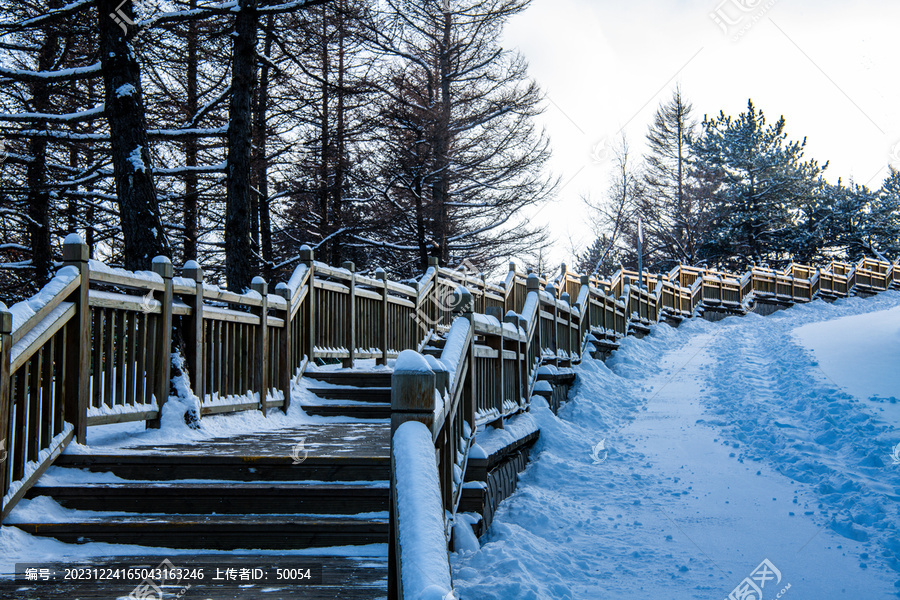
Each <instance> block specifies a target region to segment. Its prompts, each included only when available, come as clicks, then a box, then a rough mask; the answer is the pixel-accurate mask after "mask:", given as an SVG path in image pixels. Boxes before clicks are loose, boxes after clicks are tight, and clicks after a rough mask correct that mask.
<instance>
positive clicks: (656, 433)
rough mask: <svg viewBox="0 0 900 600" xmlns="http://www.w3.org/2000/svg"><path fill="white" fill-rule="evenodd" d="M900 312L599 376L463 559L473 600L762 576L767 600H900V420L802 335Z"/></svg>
mask: <svg viewBox="0 0 900 600" xmlns="http://www.w3.org/2000/svg"><path fill="white" fill-rule="evenodd" d="M897 307H900V294H898V293H895V292H889V293H885V294H882V295H880V296H877V297H874V298H869V299H861V298H851V299H847V300H841V301H838V302H835V303H833V304H827V303H824V302H814V303H812V304H810V305H805V306H799V307H795V308H792V309H790V310H786V311H781V312H779V313H777V314H775V315H772V316H769V317H759V316H757V315H750V316H748V317H743V318H741V317H731V318H728V319H725V320H723V321H721V322H719V323H709V322H705V321H702V320H696V321H689V322H685V323H684V324H683V325H682V326H681V327H680V328H678V329H672V328H671V327H668V326H667V325H659V326H658V327H654V330H653V333H652V334H651V335H650V336H648V337H646V338H644V339H643V340H636V339H632V338H628V339H625V340H623V343H622V346H621V348H620V349H619V350H618V351H616V352H615V353H613V356H612V357H611V358H610V359H609V360H608V361H607V363H606V364H603V363H600V362H593V361H587V362H585V363H584V364H583V365H581V366H580V367H579V368H578V369H577V373H578V382H577V384H576V386H575V388H573V390H572V393H571V394H570V398H571V401H570V402H569V403H568V404H567V405H565V406H564V407H563V408H562V410H561V411H560V415H559V417H556V416H554V415H553V414H552V413H551V412H550V411H549V409H547V408H546V406H538V407H536V408H535V409H534V410H533V411H532V413H533V415H534V418H535V419H536V421H537V422H538V424H539V425H540V427H541V437H540V439H539V441H538V443H537V446H536V447H535V451H534V453H533V454H532V462H531V464H530V465H529V466H528V468H527V470H526V471H525V473H524V474H523V475H522V477H521V479H520V484H519V489H518V491H517V492H516V493H515V494H514V495H513V496H512V497H511V498H509V499H508V500H507V501H505V502H504V503H503V504H501V506H500V508H499V510H498V511H497V513H496V515H495V518H494V524H493V526H492V529H491V531H490V532H489V533H488V535H487V536H486V537H485V538H483V539H482V542H483V545H482V546H481V548H480V549H479V550H477V551H475V552H465V553H458V554H455V555H453V557H452V566H453V570H454V580H455V583H456V585H457V586H458V587H459V589H460V591H461V597H463V598H467V599H471V600H482V599H484V600H486V599H496V600H501V599H507V598H525V599H534V600H538V599H547V598H553V599H554V600H560V599H567V598H570V599H573V600H575V599H578V600H584V599H601V598H604V599H605V598H616V599H617V600H620V599H621V600H629V599H635V600H637V599H641V600H644V599H646V598H677V599H679V600H681V599H687V598H697V599H705V600H710V599H714V598H727V597H728V596H729V594H730V593H731V592H732V590H734V589H735V588H736V587H738V586H739V585H740V584H741V583H742V582H743V581H744V580H745V578H749V577H750V576H751V573H753V572H754V570H755V569H756V568H757V567H758V566H759V565H761V564H763V561H764V560H769V561H770V562H771V564H772V565H774V566H775V567H776V568H777V569H778V570H779V572H778V577H777V579H775V580H770V581H768V584H767V585H766V586H764V589H763V590H762V592H763V594H762V599H763V600H771V599H772V598H775V597H776V595H778V594H781V597H782V598H787V599H790V598H796V599H813V598H815V599H818V598H829V599H830V598H839V597H847V598H866V599H867V600H874V599H882V598H897V597H900V596H898V589H900V580H898V579H900V576H898V570H900V567H898V563H897V554H898V544H900V541H898V527H900V511H898V506H897V502H896V497H897V491H898V490H900V465H892V464H891V460H890V457H889V455H890V452H891V449H892V447H893V446H894V445H895V444H897V443H898V442H900V433H898V431H897V430H895V429H894V427H893V426H892V425H891V421H892V419H893V418H894V416H895V415H894V414H893V412H894V411H896V407H897V405H895V404H890V403H888V402H882V403H878V404H875V403H871V402H861V401H859V400H858V399H856V398H854V397H853V396H851V395H849V394H847V393H846V392H845V391H844V390H843V389H841V388H840V387H839V386H838V385H835V383H833V382H832V381H830V380H829V379H828V378H827V377H825V376H824V375H823V374H822V371H821V370H820V369H819V365H817V363H816V359H815V358H814V357H813V354H812V352H811V351H810V350H808V349H806V348H805V347H803V346H801V345H800V344H799V342H798V340H797V339H796V338H794V337H792V335H791V333H792V331H793V330H794V329H795V328H797V327H798V326H802V325H807V324H810V323H819V322H824V321H832V322H833V320H835V319H840V318H842V317H849V316H852V315H856V314H863V313H870V312H876V311H885V310H891V309H895V308H897ZM823 327H824V325H823ZM600 442H603V446H604V447H605V449H606V451H605V452H601V453H598V452H595V451H592V449H594V448H596V447H597V446H598V444H599V443H600ZM787 586H790V587H789V589H786V590H785V588H786V587H787ZM783 591H784V592H783ZM782 592H783V593H782Z"/></svg>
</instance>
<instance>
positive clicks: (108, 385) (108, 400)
mask: <svg viewBox="0 0 900 600" xmlns="http://www.w3.org/2000/svg"><path fill="white" fill-rule="evenodd" d="M103 318H104V321H105V323H106V325H105V330H104V332H103V336H104V337H103V396H102V397H101V398H100V406H113V405H114V403H115V397H114V396H113V384H114V383H115V376H116V374H115V366H116V349H115V345H114V340H115V333H114V330H115V327H116V313H115V311H114V310H112V309H107V308H105V309H103Z"/></svg>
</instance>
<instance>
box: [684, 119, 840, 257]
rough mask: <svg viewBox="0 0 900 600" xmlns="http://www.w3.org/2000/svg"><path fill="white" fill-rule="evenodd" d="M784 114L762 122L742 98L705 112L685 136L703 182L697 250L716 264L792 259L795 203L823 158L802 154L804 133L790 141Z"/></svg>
mask: <svg viewBox="0 0 900 600" xmlns="http://www.w3.org/2000/svg"><path fill="white" fill-rule="evenodd" d="M784 127H785V119H784V117H781V118H780V119H779V120H778V121H777V122H776V123H775V124H774V125H768V124H767V122H766V118H765V115H764V114H763V112H762V111H761V110H757V109H756V108H755V107H754V106H753V102H752V101H748V103H747V111H746V112H744V113H741V114H740V115H739V116H738V117H737V118H734V119H733V118H732V117H730V116H725V114H724V113H719V116H718V117H716V118H714V119H709V118H707V119H704V121H703V125H702V133H701V135H700V136H699V137H698V138H697V139H696V140H695V141H694V143H693V144H692V152H693V155H694V158H693V159H692V162H693V164H694V165H696V168H697V169H698V173H699V174H698V177H701V178H702V179H703V180H704V181H705V183H707V184H709V183H710V182H712V184H713V186H712V189H711V190H709V192H710V196H709V198H708V199H707V200H708V201H709V202H710V208H711V220H710V231H709V235H708V236H707V240H706V243H705V244H704V246H703V248H702V252H703V253H704V255H705V257H707V258H708V259H709V260H710V261H711V262H713V263H715V264H717V265H718V266H720V267H723V268H728V269H732V270H742V269H744V268H746V266H747V265H749V264H758V265H762V264H769V265H771V266H778V265H781V264H785V263H787V262H789V261H790V260H791V251H792V250H793V247H792V234H793V231H792V230H793V228H794V226H795V224H796V220H797V218H798V216H799V212H800V207H801V206H802V205H803V204H804V202H807V201H808V199H809V198H810V196H811V195H813V194H815V193H816V189H817V188H818V186H819V182H818V180H819V178H820V176H821V173H822V171H824V169H825V168H826V167H827V166H828V165H827V163H826V164H825V165H823V166H821V167H820V166H819V165H818V163H817V162H816V161H815V160H809V161H804V160H803V152H804V148H805V146H806V139H804V140H803V141H802V142H795V141H789V140H788V139H787V134H786V133H785V131H784ZM701 170H702V173H700V171H701Z"/></svg>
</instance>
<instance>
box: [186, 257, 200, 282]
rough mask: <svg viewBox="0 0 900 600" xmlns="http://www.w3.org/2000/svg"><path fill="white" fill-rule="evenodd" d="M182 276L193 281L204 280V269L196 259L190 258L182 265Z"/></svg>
mask: <svg viewBox="0 0 900 600" xmlns="http://www.w3.org/2000/svg"><path fill="white" fill-rule="evenodd" d="M181 276H182V277H184V278H185V279H191V280H193V281H203V269H202V268H200V264H199V263H198V262H197V261H196V260H189V261H187V262H186V263H184V266H183V267H181Z"/></svg>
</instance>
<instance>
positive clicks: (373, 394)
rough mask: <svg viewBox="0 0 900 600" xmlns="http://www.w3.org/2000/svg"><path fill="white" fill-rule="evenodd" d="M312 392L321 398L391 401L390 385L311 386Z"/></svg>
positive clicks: (388, 402)
mask: <svg viewBox="0 0 900 600" xmlns="http://www.w3.org/2000/svg"><path fill="white" fill-rule="evenodd" d="M309 391H310V392H312V393H313V394H315V395H316V396H318V397H319V398H326V399H332V400H354V401H356V402H381V403H387V404H390V403H391V388H390V387H368V388H360V387H346V386H342V387H328V388H310V389H309Z"/></svg>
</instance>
